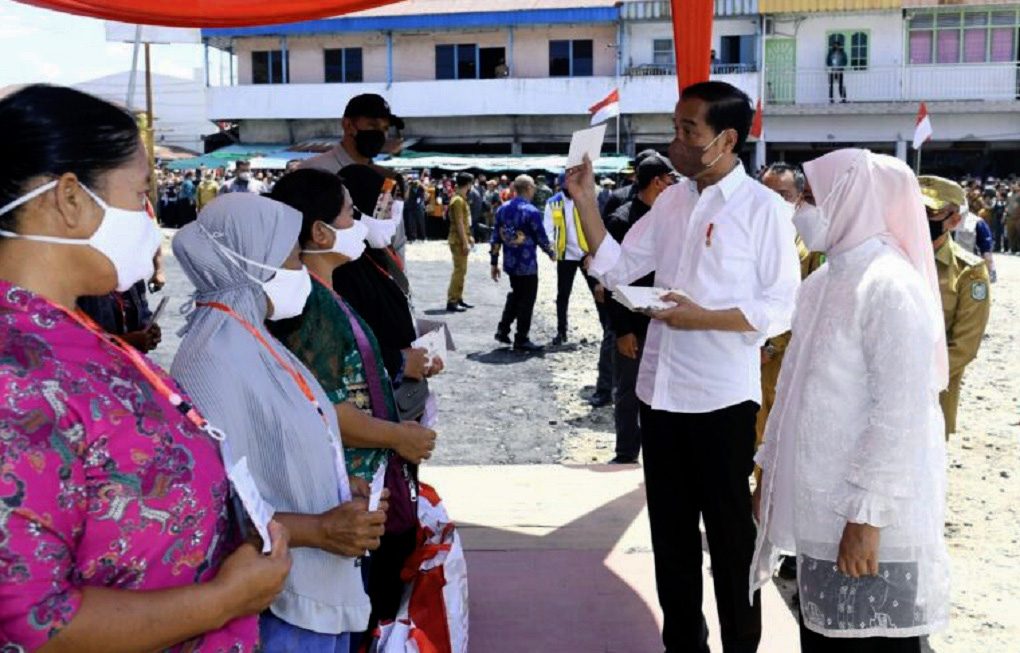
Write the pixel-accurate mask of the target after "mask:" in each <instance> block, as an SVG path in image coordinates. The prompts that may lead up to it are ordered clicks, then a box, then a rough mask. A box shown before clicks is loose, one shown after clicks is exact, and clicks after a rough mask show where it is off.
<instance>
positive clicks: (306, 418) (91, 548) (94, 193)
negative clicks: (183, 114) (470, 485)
mask: <svg viewBox="0 0 1020 653" xmlns="http://www.w3.org/2000/svg"><path fill="white" fill-rule="evenodd" d="M673 118H674V123H675V128H676V136H675V138H674V140H673V142H672V143H671V145H670V148H669V151H668V153H667V154H662V153H658V152H656V151H654V150H648V151H645V152H642V153H640V154H639V155H638V156H637V157H636V159H635V161H634V166H633V169H632V170H630V171H627V173H626V174H625V177H626V179H625V180H623V183H621V187H620V188H619V189H616V188H614V187H615V185H616V182H615V181H614V180H610V179H602V180H597V179H596V177H595V175H594V173H593V168H592V165H591V162H590V161H588V160H587V159H586V160H585V161H584V163H583V164H582V165H580V166H578V167H575V168H572V169H570V170H567V171H566V172H565V173H563V174H562V175H560V176H559V178H557V179H555V180H554V183H553V186H550V184H549V183H548V180H547V179H546V178H544V177H543V176H535V177H532V176H529V175H518V176H516V177H514V178H512V179H511V178H510V176H509V175H504V176H500V177H499V178H496V179H486V178H485V177H484V176H482V175H479V176H477V177H476V176H474V175H471V174H468V173H458V174H455V175H453V176H452V177H449V176H440V177H438V178H434V177H433V175H432V174H431V173H430V172H429V171H421V172H420V173H418V174H413V175H406V176H405V175H399V174H396V173H394V172H392V171H390V170H387V169H385V168H382V167H379V166H378V165H376V164H375V163H374V159H375V157H376V156H377V155H378V154H379V153H380V152H381V151H383V148H384V147H385V146H386V143H387V134H388V132H389V131H390V129H391V128H393V127H399V126H400V125H401V124H402V121H401V120H400V119H399V118H398V117H396V116H395V115H393V113H392V111H391V109H390V107H389V105H388V104H387V103H386V101H385V100H384V99H383V98H382V97H380V96H378V95H361V96H357V97H355V98H353V99H352V100H351V101H350V102H349V104H348V105H347V107H346V109H345V112H344V115H343V117H342V119H341V121H342V128H343V138H342V140H341V141H340V142H339V143H338V144H337V145H336V146H335V147H334V148H333V149H332V150H330V151H328V152H325V153H323V154H321V155H319V156H316V157H314V158H310V159H307V160H304V161H301V162H296V161H295V162H292V163H293V165H290V164H289V165H288V169H287V170H285V171H283V172H282V173H278V174H277V173H271V174H265V173H263V172H258V171H256V172H253V171H252V170H251V166H250V164H249V163H248V162H238V163H237V165H236V167H235V170H234V172H233V174H232V175H231V176H230V177H229V178H224V177H223V175H222V174H221V172H220V171H215V170H214V171H206V170H198V171H189V172H185V173H183V174H178V173H170V172H167V171H164V172H162V173H161V176H160V178H159V180H158V181H159V187H160V189H161V190H160V195H159V202H158V207H156V210H157V211H158V212H159V214H160V216H161V217H162V220H163V222H164V223H166V224H174V225H175V226H179V227H180V229H179V231H177V233H176V234H175V235H174V236H173V242H172V247H173V252H174V255H175V258H176V259H177V261H179V263H180V265H181V267H182V269H183V270H184V272H185V274H186V276H187V278H188V280H189V281H190V283H191V284H192V286H193V287H194V296H193V301H192V302H191V304H192V305H191V307H190V308H191V310H190V313H189V314H188V320H187V325H186V327H185V329H184V331H183V336H184V337H183V341H182V342H181V345H180V347H179V350H178V352H177V354H176V356H175V358H174V361H173V364H172V366H171V369H170V370H169V373H167V372H166V371H164V370H162V369H160V368H159V367H158V366H156V365H155V364H153V363H152V362H150V361H149V360H148V359H147V358H146V357H145V356H144V354H145V353H146V352H148V351H151V350H152V349H153V348H155V347H157V346H159V344H160V340H161V332H160V331H159V325H158V312H159V309H156V311H153V310H152V309H151V308H150V306H149V304H148V302H147V300H146V292H147V291H150V292H155V291H159V290H160V289H161V288H162V287H163V285H164V284H165V283H166V279H165V275H164V274H163V272H162V262H161V257H160V249H161V247H160V246H161V242H162V236H161V233H160V231H159V229H158V228H157V223H156V221H155V220H154V219H153V217H154V216H153V207H151V206H150V205H149V202H148V193H149V190H150V186H151V182H152V180H151V174H152V173H151V172H150V171H149V169H148V165H147V157H146V153H145V150H144V147H143V145H142V141H141V139H140V137H139V133H138V129H137V127H136V125H135V123H134V121H133V119H132V118H131V117H130V116H129V115H128V114H126V113H125V112H123V111H122V110H120V109H118V108H117V107H115V106H113V105H110V104H108V103H106V102H104V101H102V100H99V99H97V98H94V97H92V96H89V95H87V94H84V93H81V92H78V91H74V90H71V89H67V88H61V87H53V86H45V85H34V86H28V87H25V88H23V89H21V90H18V91H16V92H14V93H12V94H10V95H8V96H7V97H6V98H4V99H3V100H2V101H0V122H3V124H5V125H8V126H9V127H10V130H9V131H10V134H11V136H10V138H11V139H12V141H13V142H12V145H13V146H14V147H15V148H16V149H17V151H18V152H20V153H22V156H19V157H17V158H9V159H7V160H4V161H2V162H0V386H2V388H3V395H4V397H5V402H4V404H3V406H0V424H2V425H3V428H2V429H0V430H2V431H3V434H4V435H3V437H2V438H0V459H2V460H3V469H4V481H3V483H2V487H3V488H4V492H3V496H4V502H3V506H4V507H3V510H2V511H0V561H2V564H0V574H2V575H3V577H4V582H3V583H2V584H0V635H2V638H3V644H4V645H13V646H15V647H16V648H18V649H22V648H24V649H32V650H34V649H42V648H44V647H45V650H104V651H117V650H157V649H165V648H172V649H174V650H189V651H218V650H236V651H253V650H264V651H271V652H276V651H295V652H296V651H311V652H313V653H315V652H319V651H322V652H326V651H329V652H330V653H339V652H341V651H342V652H343V653H355V652H359V651H368V650H370V648H371V646H372V644H373V640H374V637H375V636H376V634H377V633H378V627H379V626H380V625H383V624H388V623H392V622H393V620H394V619H395V618H397V617H398V615H399V614H400V612H401V610H402V608H403V607H404V606H405V602H406V599H407V596H408V594H409V593H408V591H407V583H408V581H407V574H408V570H409V569H411V570H412V571H413V569H414V568H415V565H416V564H420V563H422V561H423V560H424V557H425V556H426V555H427V554H426V552H425V551H426V549H427V548H428V547H427V546H426V543H425V541H424V540H423V537H422V532H423V531H422V529H420V528H419V523H418V514H419V513H418V502H419V501H420V500H421V495H422V492H423V486H422V484H421V483H420V481H419V477H418V471H419V466H420V465H422V464H423V463H425V462H426V461H428V460H429V458H430V457H431V456H432V453H433V451H434V450H435V447H436V443H437V433H436V431H435V430H433V428H432V425H433V422H432V417H431V416H432V415H434V411H435V402H436V397H435V395H434V394H433V393H432V392H431V391H430V389H429V385H428V384H429V379H430V378H432V377H434V376H435V375H437V374H440V373H442V372H443V369H444V365H445V363H444V361H443V360H442V359H441V358H440V357H439V356H436V355H434V353H433V352H430V351H429V350H428V349H427V348H424V347H421V346H418V345H417V344H416V343H418V342H419V338H420V337H421V336H422V335H424V334H423V333H422V328H421V327H420V325H419V323H418V321H417V319H416V317H415V309H414V305H413V293H412V287H411V283H410V281H409V279H408V275H407V271H406V263H405V260H404V256H403V252H404V245H405V243H406V242H407V241H409V240H410V241H414V240H418V239H421V238H426V237H430V235H431V236H433V237H434V236H435V233H436V232H435V231H434V232H432V233H431V234H430V227H431V228H432V229H437V227H438V225H440V224H441V225H442V236H443V237H445V238H446V239H447V240H448V244H449V247H450V252H451V258H452V264H453V265H452V267H453V271H452V276H451V281H450V285H449V288H448V292H447V310H448V311H451V312H460V311H464V310H469V309H470V308H472V306H471V305H470V304H468V303H467V302H466V301H465V296H464V295H465V290H464V286H465V279H466V275H467V270H468V255H469V253H470V252H471V249H472V247H474V246H475V244H476V243H479V242H486V241H487V242H488V244H489V248H490V249H489V252H490V264H491V276H492V278H493V279H494V280H497V281H498V280H500V278H501V277H502V276H503V275H506V277H507V278H508V281H509V285H510V292H509V293H508V294H507V297H506V303H505V306H504V310H503V313H502V316H501V318H500V320H499V322H498V324H497V326H496V333H495V339H496V340H497V341H499V342H500V343H502V344H506V345H510V346H511V347H512V348H513V349H514V350H516V351H519V352H522V353H524V354H528V353H533V352H535V351H539V350H541V349H542V345H540V344H537V343H535V342H533V341H532V339H531V335H530V326H531V322H532V317H533V312H534V308H535V303H536V297H537V291H538V269H539V268H538V260H539V252H540V251H541V253H542V254H544V255H546V256H548V257H549V259H550V260H552V261H554V262H555V264H556V275H557V299H556V324H557V332H556V336H555V338H554V339H553V341H552V343H551V344H552V345H553V346H562V345H564V344H566V343H568V342H569V341H570V339H571V332H570V325H569V321H568V315H569V310H568V309H569V302H570V299H571V296H572V290H573V287H574V284H575V280H576V278H577V275H578V274H581V275H582V276H583V278H584V280H585V282H586V285H587V286H588V288H589V290H590V296H591V301H592V302H593V303H594V305H595V307H596V309H597V312H598V315H599V320H600V324H601V327H602V330H603V338H602V342H601V343H600V348H599V357H598V362H597V370H598V381H597V384H596V390H595V393H594V395H593V396H592V397H591V403H592V405H593V406H605V405H609V404H613V405H614V410H615V421H616V428H617V447H616V455H615V458H614V459H613V460H612V461H611V462H613V463H615V464H634V463H637V462H638V460H639V456H640V457H641V459H642V462H643V472H644V476H645V490H646V494H647V503H648V512H649V519H650V525H651V532H652V542H653V552H654V559H655V575H656V583H657V587H658V594H659V600H660V604H661V606H662V610H663V613H664V627H663V633H662V636H663V641H664V643H665V646H666V649H667V651H668V652H670V653H676V652H685V653H686V652H700V653H703V652H707V651H708V643H707V642H708V624H707V622H706V620H705V617H704V615H703V613H702V594H703V588H702V539H701V531H700V526H699V524H700V523H701V522H702V521H703V523H704V526H705V530H706V533H707V538H708V547H709V550H710V553H711V555H712V568H713V573H712V576H713V582H714V590H715V595H716V604H717V606H718V612H719V629H720V633H721V639H722V641H723V646H724V650H725V651H727V653H740V652H753V651H755V650H756V649H757V647H758V643H759V641H760V639H761V634H762V627H763V624H762V621H761V605H760V594H759V591H758V590H759V588H760V587H761V586H762V585H763V584H764V583H767V582H768V581H769V580H770V579H771V577H772V575H773V573H775V572H777V571H778V572H779V573H782V574H786V575H788V576H789V577H796V578H797V580H798V584H799V592H800V601H799V605H800V619H801V644H800V645H801V650H802V651H805V652H809V653H810V652H816V651H819V652H821V651H825V652H832V651H835V652H856V651H869V652H873V651H879V650H881V651H889V652H893V651H895V652H899V651H904V652H907V651H909V652H919V651H920V650H921V638H922V637H923V636H925V635H928V634H930V633H932V632H934V631H936V630H938V629H940V628H942V627H944V626H945V624H946V622H947V620H948V618H949V611H948V605H949V603H948V602H949V567H948V554H947V551H946V547H945V542H944V538H943V532H942V531H943V524H944V521H943V514H944V506H945V467H946V461H945V449H944V447H945V439H946V438H948V437H949V435H950V434H951V433H952V432H953V431H954V430H955V427H956V405H957V403H958V401H959V392H960V387H961V383H962V378H963V374H964V370H965V368H966V366H967V364H968V363H969V362H970V361H971V360H973V358H974V357H975V356H976V355H977V351H978V347H979V346H980V342H981V339H982V335H983V333H984V329H985V326H986V324H987V320H988V313H989V307H990V303H991V290H990V288H991V284H992V283H993V282H994V281H995V272H994V267H993V262H994V261H993V259H991V258H990V252H992V251H1006V250H1011V251H1014V252H1015V251H1017V250H1018V249H1020V206H1018V204H1020V183H1018V182H1017V181H1016V180H1015V179H1013V180H982V181H976V180H966V181H965V183H963V184H960V183H957V182H954V181H952V180H949V179H944V178H941V177H934V176H922V177H920V178H918V177H917V176H915V175H914V173H913V172H912V171H911V170H910V169H909V168H908V167H907V166H906V165H905V164H903V163H902V162H900V161H898V160H897V159H894V158H892V157H888V156H883V155H877V154H874V153H872V152H869V151H867V150H862V149H843V150H838V151H835V152H832V153H830V154H826V155H825V156H823V157H821V158H819V159H816V160H814V161H811V162H809V163H807V164H805V165H804V167H803V169H801V168H798V167H796V166H790V165H787V164H782V163H777V164H773V165H771V166H769V167H768V168H766V169H765V170H763V171H761V172H760V174H759V175H757V176H754V177H752V176H751V175H748V174H747V172H746V171H745V168H744V165H743V163H742V162H741V160H740V158H739V155H738V153H739V152H740V151H741V150H742V148H743V146H744V144H745V142H746V140H747V138H748V133H749V130H750V127H751V121H752V118H753V108H752V106H751V103H750V100H749V99H748V98H747V96H746V95H745V94H744V93H742V92H741V91H739V90H738V89H736V88H735V87H733V86H730V85H728V84H725V83H722V82H706V83H702V84H696V85H692V86H689V87H688V88H686V89H685V90H684V91H683V93H682V95H681V98H680V101H679V102H678V104H677V107H676V111H675V114H674V117H673ZM260 175H261V177H260ZM171 216H172V217H171ZM430 219H431V220H430ZM432 225H436V226H432ZM982 225H983V226H982ZM631 286H643V287H650V288H654V289H656V290H657V293H656V294H657V296H658V297H659V301H657V302H655V303H653V304H649V305H648V306H644V307H635V308H638V309H640V310H628V309H626V308H624V307H623V305H622V303H621V302H617V301H614V297H617V296H619V294H620V293H621V292H622V291H623V290H624V289H626V288H629V287H631ZM511 335H512V337H511ZM593 362H594V361H593ZM756 465H757V467H758V470H757V475H756V477H757V481H756V482H755V483H754V488H755V489H754V491H753V493H752V489H751V488H752V485H751V482H750V479H751V477H752V475H753V473H754V471H755V467H756ZM429 492H431V490H430V491H429ZM433 555H434V551H433ZM412 575H413V574H412ZM431 609H433V610H440V611H442V610H443V609H444V606H443V604H442V603H436V604H435V605H433V606H431Z"/></svg>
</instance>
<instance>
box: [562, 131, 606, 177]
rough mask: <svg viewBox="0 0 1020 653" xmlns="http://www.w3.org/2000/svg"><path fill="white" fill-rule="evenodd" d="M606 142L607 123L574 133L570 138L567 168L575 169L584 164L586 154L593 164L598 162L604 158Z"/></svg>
mask: <svg viewBox="0 0 1020 653" xmlns="http://www.w3.org/2000/svg"><path fill="white" fill-rule="evenodd" d="M605 140H606V124H605V123H602V124H601V125H598V126H596V127H592V128H590V129H582V130H580V131H576V132H574V135H573V136H572V137H571V138H570V150H569V151H568V153H567V168H574V167H576V166H579V165H581V164H582V163H584V155H585V154H587V155H588V158H589V159H591V162H592V163H595V162H596V161H598V160H599V158H601V157H602V143H603V142H605Z"/></svg>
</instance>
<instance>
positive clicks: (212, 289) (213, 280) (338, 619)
mask: <svg viewBox="0 0 1020 653" xmlns="http://www.w3.org/2000/svg"><path fill="white" fill-rule="evenodd" d="M300 229H301V214H300V213H299V212H297V211H296V210H294V209H292V208H290V207H288V206H286V205H284V204H281V203H279V202H276V201H274V200H271V199H267V198H264V197H261V196H258V195H253V194H250V193H231V194H228V195H224V196H222V197H219V198H217V199H215V200H213V201H212V202H211V203H210V204H209V205H208V206H207V207H206V208H205V209H203V210H202V213H201V214H200V215H199V216H198V220H197V221H196V222H193V223H191V224H189V225H188V226H186V227H184V228H183V229H181V230H180V231H179V232H178V233H177V236H176V237H175V238H174V240H173V252H174V255H175V256H176V258H177V259H178V261H179V262H180V264H181V267H182V268H183V269H184V272H185V273H186V274H187V276H188V278H189V279H190V280H191V282H192V283H193V284H194V285H195V289H196V292H195V300H196V303H197V304H198V303H202V302H219V303H222V304H225V305H227V306H228V307H230V308H231V309H233V311H234V312H236V313H237V314H238V315H240V316H241V317H242V318H244V320H245V321H247V322H248V323H249V324H251V325H252V326H254V327H255V328H256V329H258V332H259V333H260V334H261V335H262V337H263V339H264V340H265V341H266V342H267V343H269V345H270V346H271V347H272V348H273V351H275V353H276V355H277V356H279V357H281V358H282V359H283V360H285V361H287V363H288V364H289V365H290V366H291V367H292V368H293V369H295V370H297V371H298V372H299V373H300V374H301V375H302V376H303V377H304V379H305V381H306V382H307V384H308V386H309V387H311V388H312V392H313V393H314V394H315V396H316V398H317V400H318V403H319V406H321V407H322V408H323V409H324V415H325V417H326V421H327V423H328V426H329V431H327V428H326V425H325V424H323V419H322V417H321V416H320V415H319V414H318V412H317V411H316V410H315V408H314V406H312V405H311V403H310V402H309V401H308V399H307V398H306V397H305V395H304V394H303V392H302V391H301V389H300V387H299V386H298V385H297V383H296V382H295V380H294V379H293V377H291V375H290V374H289V373H288V372H287V370H285V369H284V368H283V367H282V366H281V365H280V363H279V362H278V361H277V360H276V358H275V357H274V356H273V354H272V353H270V352H269V351H268V350H267V349H266V348H265V347H264V346H263V345H262V344H260V343H259V341H258V340H257V339H256V338H255V337H254V336H253V335H252V334H251V333H249V332H248V331H247V330H246V329H245V327H244V326H243V325H242V324H241V323H239V322H238V321H237V320H236V319H234V318H233V317H231V316H230V315H228V314H226V313H224V312H221V311H219V310H215V309H212V308H209V307H203V306H197V305H196V307H195V310H194V311H193V312H192V313H191V315H190V316H189V318H188V325H187V327H185V331H184V333H185V335H184V339H183V341H182V342H181V345H180V349H179V350H178V353H177V356H176V357H175V358H174V361H173V366H172V367H171V370H170V371H171V374H172V375H173V376H174V378H176V379H177V381H178V382H179V383H180V384H181V385H182V386H183V388H184V389H185V391H186V392H187V393H188V394H189V395H190V396H191V398H192V400H193V401H194V403H195V405H196V406H197V407H198V409H199V411H200V412H201V413H202V414H203V415H204V416H205V417H206V419H208V420H209V422H210V423H211V424H213V425H214V426H216V427H218V428H220V429H222V430H223V431H224V432H225V433H226V437H227V444H226V447H225V452H226V456H225V457H229V458H230V460H228V461H227V465H228V466H229V465H232V464H233V463H234V462H236V461H237V460H239V459H240V458H241V457H242V456H247V458H248V465H249V467H250V468H251V472H252V475H253V476H254V477H255V482H256V484H257V485H258V488H259V491H260V492H261V493H262V496H263V497H264V498H265V499H266V501H268V502H269V503H270V504H272V505H273V507H274V508H276V510H277V511H278V512H291V513H301V514H320V513H323V512H326V511H327V510H330V509H331V508H333V507H335V506H336V505H337V504H338V503H340V496H341V494H342V493H343V494H347V493H349V490H346V476H344V477H343V478H338V475H337V470H336V465H335V461H334V450H333V447H332V446H331V444H330V439H329V438H330V431H331V432H332V434H337V435H334V436H333V437H338V434H339V433H340V430H339V427H338V425H337V421H336V413H335V412H334V411H333V406H332V404H331V403H330V401H329V399H328V398H327V396H326V393H325V391H323V389H322V387H321V386H320V385H319V383H318V382H317V381H316V380H315V377H314V376H313V375H312V373H311V372H310V371H308V369H307V368H305V366H304V365H303V364H302V363H301V361H299V360H298V359H297V358H295V357H294V356H293V355H292V354H291V353H290V352H289V351H288V350H287V348H286V347H284V346H283V345H282V344H280V343H279V342H278V341H277V340H275V339H274V338H273V336H272V335H271V334H270V333H269V331H268V330H266V328H265V326H264V324H263V321H264V320H265V318H266V312H267V303H266V295H265V292H264V291H263V290H262V287H261V285H260V284H259V283H258V282H256V281H255V280H254V279H252V278H251V277H254V278H255V279H260V280H268V279H270V278H271V277H272V275H273V272H272V271H271V270H265V269H262V268H259V267H257V266H255V265H252V264H248V263H244V262H243V261H235V259H234V258H233V257H231V256H229V255H228V254H227V253H225V252H224V251H223V249H222V247H220V246H223V247H226V248H227V249H229V250H230V251H232V252H234V253H235V254H238V255H240V256H242V257H244V258H246V259H249V260H251V261H255V262H257V263H261V264H262V265H266V266H269V267H274V268H278V267H280V266H281V265H282V264H283V262H284V261H285V260H286V259H287V257H288V256H289V255H290V252H291V250H292V249H293V248H294V246H295V244H296V243H297V241H298V233H299V232H300ZM217 243H219V246H218V245H217ZM246 273H247V274H246ZM249 275H251V277H249ZM344 474H346V472H344ZM341 486H343V488H344V490H343V492H341ZM347 499H349V494H348V496H346V497H344V500H347ZM292 555H293V560H294V565H293V568H292V570H291V573H290V576H289V577H288V579H287V584H286V587H285V589H284V591H283V593H282V594H280V596H279V597H278V598H277V599H276V601H274V602H273V605H272V607H271V609H272V611H273V613H274V614H276V616H278V617H280V618H281V619H283V620H284V621H286V622H288V623H290V624H293V625H295V626H299V627H301V628H304V629H306V630H313V631H316V632H320V633H337V634H339V633H343V632H360V631H362V630H364V629H365V628H366V627H367V625H368V618H369V613H370V611H371V607H370V605H369V601H368V597H367V596H366V595H365V593H364V590H363V588H362V581H361V574H360V570H359V569H358V568H357V567H355V566H354V560H353V559H352V558H344V557H341V556H336V555H332V554H330V553H326V552H325V551H321V550H319V549H311V548H301V549H294V550H292Z"/></svg>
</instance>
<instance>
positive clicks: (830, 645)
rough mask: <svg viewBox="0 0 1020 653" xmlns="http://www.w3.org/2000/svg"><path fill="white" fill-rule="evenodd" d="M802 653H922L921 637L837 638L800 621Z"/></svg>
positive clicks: (802, 620) (802, 619)
mask: <svg viewBox="0 0 1020 653" xmlns="http://www.w3.org/2000/svg"><path fill="white" fill-rule="evenodd" d="M800 653H921V638H920V637H862V638H859V639H858V638H836V637H825V636H823V635H819V634H818V633H816V632H815V631H813V630H810V629H808V627H807V626H805V625H804V618H803V616H801V619H800Z"/></svg>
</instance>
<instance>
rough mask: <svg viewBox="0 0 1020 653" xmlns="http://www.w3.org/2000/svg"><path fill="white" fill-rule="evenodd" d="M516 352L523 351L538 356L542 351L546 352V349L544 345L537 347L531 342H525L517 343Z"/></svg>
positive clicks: (515, 344)
mask: <svg viewBox="0 0 1020 653" xmlns="http://www.w3.org/2000/svg"><path fill="white" fill-rule="evenodd" d="M514 351H523V352H525V353H528V354H536V353H538V352H540V351H545V347H543V346H542V345H536V344H535V343H533V342H531V341H530V340H525V341H524V342H515V343H514Z"/></svg>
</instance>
